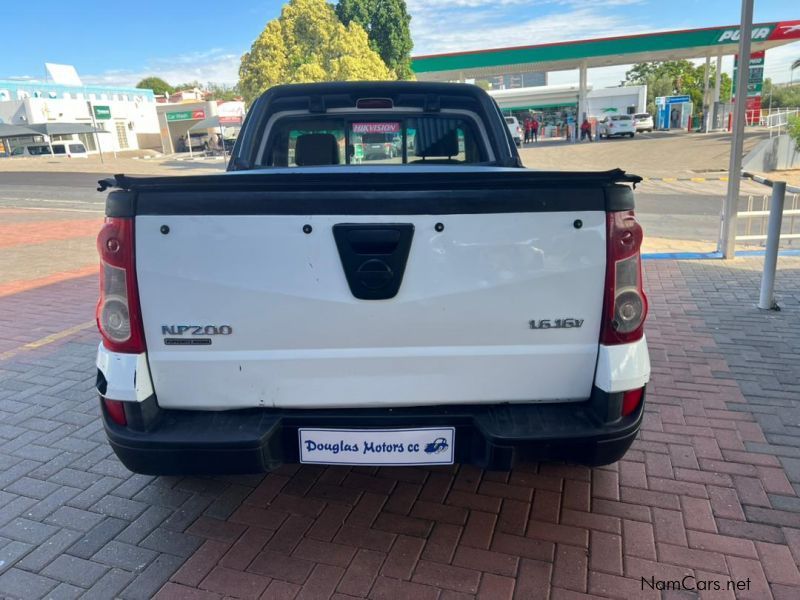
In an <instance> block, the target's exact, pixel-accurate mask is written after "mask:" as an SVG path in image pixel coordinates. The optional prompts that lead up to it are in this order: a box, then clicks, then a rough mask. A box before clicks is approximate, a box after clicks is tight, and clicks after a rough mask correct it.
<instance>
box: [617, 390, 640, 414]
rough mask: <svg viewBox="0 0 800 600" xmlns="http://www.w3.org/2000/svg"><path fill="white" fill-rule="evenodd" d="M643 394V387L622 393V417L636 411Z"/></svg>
mask: <svg viewBox="0 0 800 600" xmlns="http://www.w3.org/2000/svg"><path fill="white" fill-rule="evenodd" d="M643 395H644V388H637V389H635V390H629V391H627V392H625V393H624V394H622V416H623V417H627V416H628V415H631V414H633V413H634V412H636V409H637V408H639V405H640V404H641V403H642V396H643Z"/></svg>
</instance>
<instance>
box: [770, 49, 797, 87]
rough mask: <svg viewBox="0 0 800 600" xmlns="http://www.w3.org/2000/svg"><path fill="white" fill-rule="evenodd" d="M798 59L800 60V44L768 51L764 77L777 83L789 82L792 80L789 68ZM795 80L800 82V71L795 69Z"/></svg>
mask: <svg viewBox="0 0 800 600" xmlns="http://www.w3.org/2000/svg"><path fill="white" fill-rule="evenodd" d="M797 59H800V42H795V43H793V44H786V45H785V46H778V47H777V48H772V49H770V50H767V55H766V57H765V60H764V77H769V78H770V79H772V81H774V82H775V83H783V82H784V81H789V80H790V78H791V72H790V71H789V68H790V67H791V66H792V63H793V62H794V61H796V60H797ZM794 80H795V81H798V82H800V69H795V72H794Z"/></svg>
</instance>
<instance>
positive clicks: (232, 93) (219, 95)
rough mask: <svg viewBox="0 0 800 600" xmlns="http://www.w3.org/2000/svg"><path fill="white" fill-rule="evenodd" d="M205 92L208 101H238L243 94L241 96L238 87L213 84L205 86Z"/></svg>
mask: <svg viewBox="0 0 800 600" xmlns="http://www.w3.org/2000/svg"><path fill="white" fill-rule="evenodd" d="M205 92H206V100H223V101H225V102H228V101H230V100H236V99H237V98H239V97H240V96H241V94H239V89H238V86H233V87H230V86H227V85H223V84H218V83H211V82H209V83H208V85H206V86H205Z"/></svg>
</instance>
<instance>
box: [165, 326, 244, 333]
mask: <svg viewBox="0 0 800 600" xmlns="http://www.w3.org/2000/svg"><path fill="white" fill-rule="evenodd" d="M232 333H233V327H231V326H230V325H162V326H161V335H230V334H232Z"/></svg>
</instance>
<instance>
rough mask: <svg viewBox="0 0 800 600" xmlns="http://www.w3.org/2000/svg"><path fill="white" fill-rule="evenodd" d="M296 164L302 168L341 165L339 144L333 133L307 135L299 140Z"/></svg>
mask: <svg viewBox="0 0 800 600" xmlns="http://www.w3.org/2000/svg"><path fill="white" fill-rule="evenodd" d="M294 162H295V164H297V165H298V166H300V167H313V166H318V165H338V164H339V144H338V143H337V142H336V136H335V135H333V134H332V133H307V134H305V135H301V136H300V137H298V138H297V143H296V144H295V147H294Z"/></svg>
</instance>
